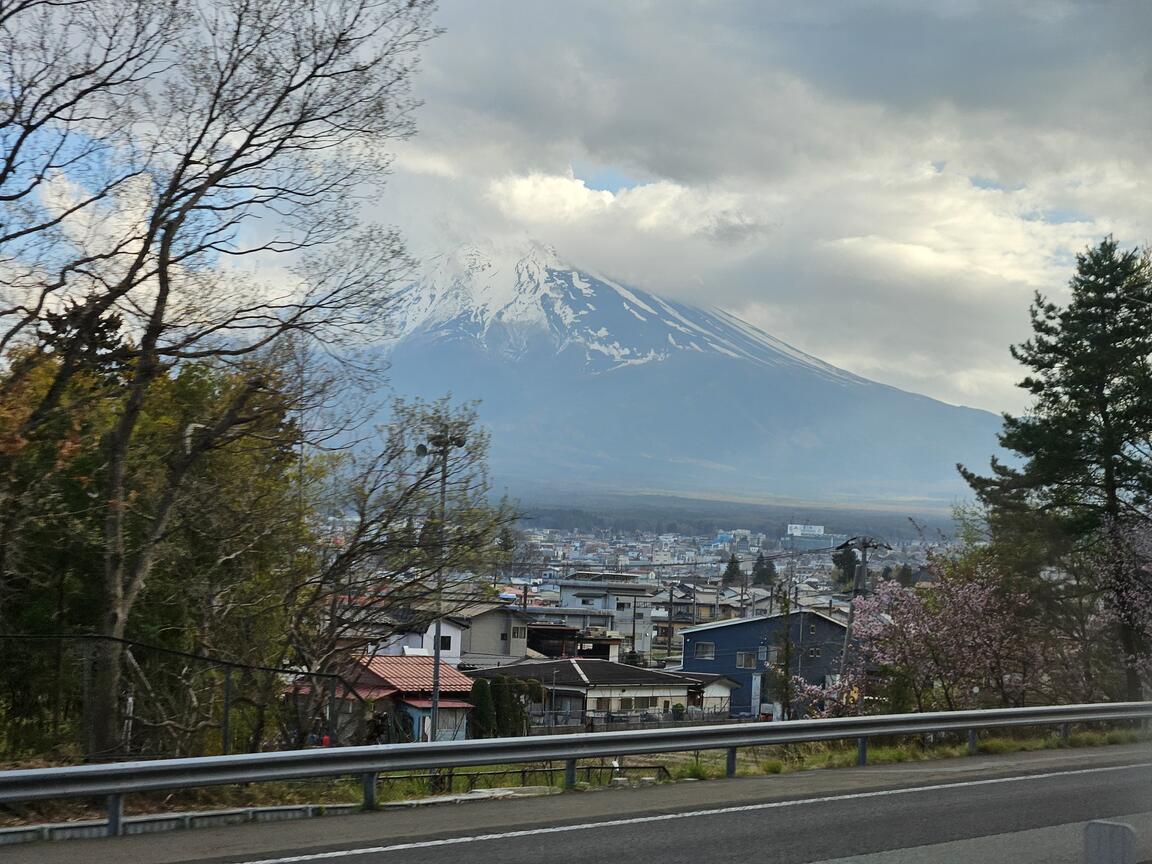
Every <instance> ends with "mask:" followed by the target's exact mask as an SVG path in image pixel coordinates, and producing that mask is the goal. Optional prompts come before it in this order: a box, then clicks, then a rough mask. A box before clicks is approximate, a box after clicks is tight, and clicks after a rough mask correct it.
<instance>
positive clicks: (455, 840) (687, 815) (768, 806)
mask: <svg viewBox="0 0 1152 864" xmlns="http://www.w3.org/2000/svg"><path fill="white" fill-rule="evenodd" d="M1134 768H1152V762H1137V763H1134V764H1131V765H1110V766H1108V767H1106V768H1076V769H1073V770H1071V771H1050V772H1048V773H1046V774H1028V775H1025V776H1023V777H995V778H992V779H988V780H963V781H959V782H956V783H937V784H934V785H932V786H910V787H905V788H901V789H879V790H876V791H873V792H848V793H845V794H843V795H823V796H820V797H818V798H800V799H794V800H789V801H766V802H764V803H762V804H740V805H737V806H733V807H717V808H715V809H712V810H690V811H687V812H684V813H662V814H659V815H657V816H633V817H630V818H628V819H607V820H604V821H602V822H582V823H580V824H578V825H553V826H548V827H544V828H526V829H524V830H521V831H502V832H500V833H499V834H473V835H471V836H468V837H449V838H447V839H444V840H417V841H414V842H412V843H394V844H392V845H390V846H367V847H364V848H361V849H343V850H338V851H335V852H312V853H309V854H306V855H288V856H286V857H284V858H264V859H261V860H257V861H243V862H238V864H297V862H303V861H323V860H326V859H329V858H350V857H352V856H353V855H374V854H379V853H382V852H404V851H407V850H409V849H431V848H433V847H436V846H456V845H458V844H461V843H479V842H482V841H485V840H508V839H512V838H516V837H533V836H536V835H538V834H563V833H565V832H567V831H589V830H591V829H594V828H615V827H618V826H621V825H642V824H644V823H645V822H667V821H670V820H672V819H692V818H695V817H697V816H722V815H724V814H727V813H750V812H752V811H755V810H777V809H780V808H783V807H800V806H802V805H804V804H826V803H829V802H833V801H855V800H857V799H860V798H884V797H887V796H890V795H910V794H913V793H916V792H936V791H939V790H941V789H962V788H964V787H967V786H991V785H993V784H997V783H1027V782H1029V781H1034V780H1050V779H1052V778H1053V777H1070V776H1073V775H1077V774H1099V773H1103V772H1106V771H1130V770H1132V769H1134Z"/></svg>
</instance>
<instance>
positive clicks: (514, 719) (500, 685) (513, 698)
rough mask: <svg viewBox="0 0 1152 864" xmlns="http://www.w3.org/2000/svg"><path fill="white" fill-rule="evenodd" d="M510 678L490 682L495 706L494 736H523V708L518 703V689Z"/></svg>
mask: <svg viewBox="0 0 1152 864" xmlns="http://www.w3.org/2000/svg"><path fill="white" fill-rule="evenodd" d="M516 685H517V682H516V681H515V679H512V678H496V679H495V680H493V681H492V701H493V702H494V703H495V705H496V734H497V735H498V736H499V737H501V738H511V737H514V736H516V735H523V734H524V706H523V704H522V703H521V702H520V694H519V688H518V687H517V686H516Z"/></svg>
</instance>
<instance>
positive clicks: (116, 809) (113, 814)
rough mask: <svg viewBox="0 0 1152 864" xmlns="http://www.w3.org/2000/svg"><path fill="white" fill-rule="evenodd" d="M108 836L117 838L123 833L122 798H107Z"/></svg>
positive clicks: (112, 796)
mask: <svg viewBox="0 0 1152 864" xmlns="http://www.w3.org/2000/svg"><path fill="white" fill-rule="evenodd" d="M107 809H108V836H109V837H119V836H120V835H121V834H123V833H124V796H123V795H109V796H108V803H107Z"/></svg>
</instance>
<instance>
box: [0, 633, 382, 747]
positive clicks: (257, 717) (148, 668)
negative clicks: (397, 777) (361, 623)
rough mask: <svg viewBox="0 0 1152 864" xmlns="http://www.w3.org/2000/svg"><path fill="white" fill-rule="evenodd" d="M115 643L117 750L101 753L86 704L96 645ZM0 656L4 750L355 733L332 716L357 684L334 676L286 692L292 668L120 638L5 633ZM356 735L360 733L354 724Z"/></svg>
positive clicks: (256, 743) (268, 742) (281, 742)
mask: <svg viewBox="0 0 1152 864" xmlns="http://www.w3.org/2000/svg"><path fill="white" fill-rule="evenodd" d="M113 641H114V642H119V643H121V644H123V645H124V646H125V650H124V652H123V663H124V668H123V677H122V681H123V690H122V693H121V700H120V714H121V718H122V723H121V726H120V729H119V732H120V734H119V744H118V751H117V752H113V753H108V752H99V753H98V752H97V751H96V747H95V746H94V743H93V731H92V728H91V726H92V723H91V721H92V717H91V715H90V713H89V712H88V711H87V710H86V709H87V707H88V706H89V705H90V704H91V700H90V698H89V696H90V693H91V691H92V688H93V687H94V686H95V675H96V670H97V667H98V664H99V663H100V662H102V660H103V658H104V655H105V652H104V651H103V650H102V649H103V648H104V647H105V646H106V645H107V644H109V643H110V642H113ZM0 656H3V658H4V663H3V666H2V668H0V758H4V757H6V758H21V757H25V756H29V755H31V756H40V755H43V754H47V753H55V752H59V751H61V750H63V751H65V752H68V753H70V754H71V753H79V755H81V756H82V757H83V758H85V759H88V758H101V759H109V758H125V757H127V758H165V757H172V756H186V755H200V754H216V753H223V754H227V753H235V752H257V751H259V750H262V749H268V748H270V747H271V748H279V749H284V748H289V747H292V748H294V747H296V746H299V744H300V743H302V742H303V739H304V737H305V735H306V734H307V733H308V731H309V730H310V729H312V728H319V729H321V730H323V731H324V732H330V733H331V736H332V737H333V738H337V737H338V733H340V732H344V733H345V734H344V735H343V737H341V738H340V740H342V741H348V740H356V739H355V738H354V737H353V733H352V731H350V730H352V726H353V724H351V722H350V721H345V722H344V723H343V724H342V725H341V724H338V723H335V722H332V719H331V718H333V717H334V716H336V712H337V709H338V707H339V704H338V701H337V697H338V696H340V695H346V694H348V693H353V694H354V692H355V691H353V690H352V689H351V688H350V687H349V686H348V685H347V684H346V683H345V682H344V681H343V680H342V679H341V678H340V676H338V675H332V674H310V675H308V676H307V678H308V680H309V681H311V682H312V683H313V684H315V685H316V686H317V687H318V688H319V690H320V691H321V692H318V694H317V698H314V699H311V700H290V699H285V694H286V691H288V690H289V688H290V683H291V682H292V681H294V680H295V679H297V678H300V677H301V674H300V673H299V672H298V671H295V670H292V669H277V668H269V667H264V666H254V665H249V664H244V663H236V662H231V661H227V660H223V659H220V658H215V657H206V656H200V655H195V654H190V653H187V652H184V651H177V650H174V649H171V648H164V647H160V646H155V645H146V644H143V643H140V642H134V641H131V640H125V639H118V640H112V639H110V638H108V637H102V636H86V635H70V636H35V637H33V636H12V635H4V636H0ZM344 713H348V712H347V711H345V712H344ZM355 734H356V735H357V736H360V737H359V740H366V738H365V737H364V736H362V735H360V730H359V729H358V728H357V729H356V730H355Z"/></svg>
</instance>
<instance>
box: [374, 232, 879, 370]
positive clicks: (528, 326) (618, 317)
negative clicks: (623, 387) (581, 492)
mask: <svg viewBox="0 0 1152 864" xmlns="http://www.w3.org/2000/svg"><path fill="white" fill-rule="evenodd" d="M416 337H419V338H428V339H467V340H473V341H475V342H477V343H478V344H480V345H481V346H483V347H484V348H485V349H487V350H489V351H493V352H498V353H500V354H503V355H505V356H510V357H513V358H519V357H522V356H524V355H525V354H527V352H528V351H529V350H530V349H531V348H536V347H539V346H545V347H548V348H550V349H551V350H553V351H554V352H556V353H559V352H562V351H572V350H577V351H581V352H582V353H583V355H584V362H585V366H586V368H587V369H588V371H589V372H606V371H610V370H612V369H616V368H619V367H622V366H628V365H635V364H640V363H652V362H660V361H662V360H667V359H668V358H670V357H672V356H674V355H676V354H677V353H680V352H698V353H701V354H711V355H721V356H726V357H732V358H739V359H743V360H747V361H750V362H753V363H757V364H760V365H765V366H781V365H785V366H803V367H806V368H808V369H809V370H811V371H815V372H817V373H818V374H820V375H821V376H822V377H826V378H834V379H838V380H842V381H847V380H851V381H854V382H862V381H863V379H860V378H857V377H856V376H854V375H851V374H850V373H847V372H844V371H842V370H840V369H837V368H836V367H834V366H830V365H828V364H827V363H824V362H823V361H821V360H818V359H817V358H815V357H812V356H810V355H808V354H805V353H804V352H802V351H799V350H797V349H795V348H793V347H792V346H790V345H787V344H786V343H784V342H781V341H780V340H778V339H776V338H774V337H773V336H770V335H768V334H767V333H765V332H763V331H762V330H760V329H758V328H756V327H754V326H752V325H751V324H748V323H747V322H745V321H742V320H740V319H739V318H737V317H735V316H734V315H732V314H730V313H728V312H725V311H724V310H721V309H718V308H701V307H696V306H689V305H687V304H683V303H678V302H675V301H671V300H665V299H663V298H660V297H657V296H656V295H655V294H651V293H649V292H646V291H641V290H639V289H636V288H628V287H625V286H624V285H621V284H619V283H617V282H614V281H612V280H610V279H607V278H603V277H597V276H593V275H591V274H590V273H587V272H585V271H582V270H579V269H577V268H574V267H571V266H569V265H567V264H565V263H564V262H563V261H562V260H561V259H560V257H559V256H558V255H557V254H556V251H555V250H554V249H552V248H550V247H548V246H544V245H542V244H538V243H533V244H531V245H530V246H529V247H528V248H527V249H526V250H524V249H520V250H516V251H514V252H511V253H501V252H498V251H493V250H491V249H483V248H481V247H480V246H477V245H473V244H468V245H464V246H460V247H458V248H457V249H454V250H452V251H451V252H448V253H446V254H444V255H440V256H436V257H434V258H431V259H429V260H428V261H427V262H426V264H425V267H424V271H423V273H422V274H421V276H420V278H418V279H417V280H416V281H414V282H412V283H411V284H409V285H408V286H406V287H405V288H404V289H402V290H401V292H400V294H399V296H398V297H397V309H396V318H395V324H394V329H393V338H392V341H393V343H394V344H396V343H399V342H402V341H404V340H406V339H409V338H416Z"/></svg>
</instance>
